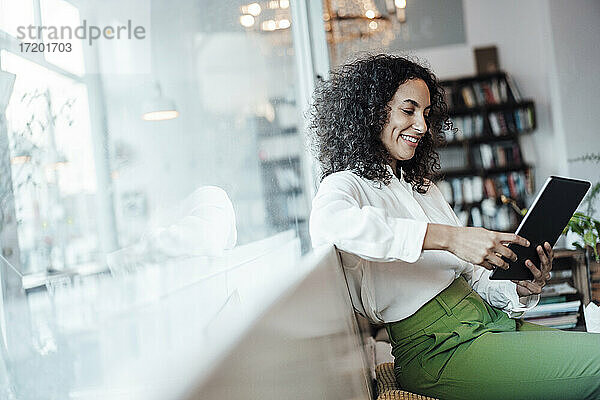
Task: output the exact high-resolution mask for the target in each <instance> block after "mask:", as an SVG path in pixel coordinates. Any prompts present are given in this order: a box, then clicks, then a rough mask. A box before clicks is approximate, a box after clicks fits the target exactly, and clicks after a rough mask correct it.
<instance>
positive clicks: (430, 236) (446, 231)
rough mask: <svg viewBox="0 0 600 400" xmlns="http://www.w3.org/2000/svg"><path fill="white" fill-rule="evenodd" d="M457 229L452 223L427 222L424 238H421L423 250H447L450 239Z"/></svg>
mask: <svg viewBox="0 0 600 400" xmlns="http://www.w3.org/2000/svg"><path fill="white" fill-rule="evenodd" d="M457 229H459V228H458V227H456V226H452V225H442V224H431V223H430V224H427V232H425V240H423V250H448V249H450V241H451V239H452V237H453V236H454V235H455V234H456V230H457Z"/></svg>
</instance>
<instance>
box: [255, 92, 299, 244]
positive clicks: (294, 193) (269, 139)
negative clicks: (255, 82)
mask: <svg viewBox="0 0 600 400" xmlns="http://www.w3.org/2000/svg"><path fill="white" fill-rule="evenodd" d="M270 102H271V104H272V105H273V108H274V110H275V118H274V119H273V120H272V121H268V120H266V119H265V118H259V119H258V121H254V122H253V123H254V124H255V125H257V124H259V123H260V127H259V128H260V129H258V128H257V129H255V131H256V132H260V134H258V136H257V154H258V159H259V163H260V174H261V181H262V195H263V199H264V207H265V215H266V218H267V221H268V223H269V226H270V229H271V231H272V233H277V232H281V231H284V230H288V229H294V230H296V232H297V233H298V235H299V237H300V240H301V244H302V251H303V252H306V251H308V249H309V248H310V239H309V237H308V215H309V209H308V203H307V201H306V192H305V189H304V186H305V183H304V179H303V169H302V151H303V149H304V142H303V138H302V136H301V135H300V133H299V131H298V129H297V127H296V125H295V123H296V122H297V121H296V120H295V118H296V108H295V102H294V101H293V100H288V99H284V98H271V99H270ZM281 116H285V117H286V118H285V119H283V118H281Z"/></svg>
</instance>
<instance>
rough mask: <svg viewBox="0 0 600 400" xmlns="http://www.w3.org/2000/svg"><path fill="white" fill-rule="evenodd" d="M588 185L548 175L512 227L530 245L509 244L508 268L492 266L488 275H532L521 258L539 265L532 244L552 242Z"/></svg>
mask: <svg viewBox="0 0 600 400" xmlns="http://www.w3.org/2000/svg"><path fill="white" fill-rule="evenodd" d="M590 186H591V183H590V182H588V181H582V180H578V179H571V178H563V177H558V176H551V177H550V178H548V179H547V180H546V182H545V183H544V186H543V187H542V189H541V190H540V192H539V193H538V195H537V197H536V198H535V200H534V201H533V204H532V205H531V207H530V208H529V211H528V212H527V214H526V215H525V218H523V221H521V224H520V225H519V227H518V228H517V230H516V231H515V233H516V234H518V235H519V236H522V237H524V238H525V239H527V240H529V242H530V243H531V245H530V246H529V247H522V246H517V245H510V246H509V247H510V249H511V250H512V251H514V252H515V254H516V255H517V257H518V260H517V261H516V262H513V261H510V260H506V259H505V261H507V262H508V264H509V266H510V268H509V269H508V270H503V269H501V268H496V269H495V270H494V271H493V272H492V274H491V276H490V279H503V280H506V279H514V280H530V279H533V275H532V273H531V271H530V270H529V268H527V267H526V266H525V260H527V259H530V260H531V261H533V263H534V264H535V265H536V266H537V267H538V268H539V267H540V259H539V257H538V255H537V251H536V250H535V249H536V247H537V246H538V245H543V243H544V242H548V243H550V244H551V245H552V246H554V245H555V244H556V241H557V240H558V238H559V237H560V235H561V233H562V231H563V229H564V228H565V226H567V224H568V222H569V219H571V217H572V216H573V213H575V211H576V210H577V207H579V204H580V203H581V201H582V200H583V197H584V196H585V194H586V193H587V191H588V189H589V188H590Z"/></svg>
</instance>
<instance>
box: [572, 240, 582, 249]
mask: <svg viewBox="0 0 600 400" xmlns="http://www.w3.org/2000/svg"><path fill="white" fill-rule="evenodd" d="M571 245H573V246H574V247H575V248H577V249H579V250H583V246H582V245H580V244H579V242H573V243H571Z"/></svg>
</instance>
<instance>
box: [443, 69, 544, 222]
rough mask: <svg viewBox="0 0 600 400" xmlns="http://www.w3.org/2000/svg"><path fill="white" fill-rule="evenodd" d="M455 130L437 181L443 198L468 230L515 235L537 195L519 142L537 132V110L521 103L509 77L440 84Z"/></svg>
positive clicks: (501, 75) (448, 140) (448, 133)
mask: <svg viewBox="0 0 600 400" xmlns="http://www.w3.org/2000/svg"><path fill="white" fill-rule="evenodd" d="M441 84H442V86H443V87H444V89H445V91H446V93H445V97H446V102H447V104H448V107H449V114H450V117H451V118H452V121H453V124H454V129H452V130H448V131H446V132H444V135H445V140H446V143H445V145H444V146H443V147H442V148H441V149H439V153H440V162H441V166H442V171H441V173H440V174H439V175H438V177H437V181H438V186H439V188H440V190H441V191H442V193H443V194H444V197H445V198H446V200H448V202H449V203H450V204H451V206H452V207H453V208H454V210H455V212H456V214H457V215H458V217H459V218H460V219H461V221H462V222H463V223H464V224H465V225H470V226H483V227H485V228H488V229H493V230H499V231H511V230H514V229H515V228H516V226H517V225H518V223H519V215H518V214H517V213H516V212H515V211H514V210H513V209H511V206H509V205H506V204H503V203H502V200H501V199H502V196H506V197H509V198H511V199H514V200H515V201H516V203H517V206H518V207H520V208H523V207H524V206H525V201H526V199H527V197H528V196H529V195H531V194H532V193H533V187H534V184H533V173H532V168H533V167H532V166H531V165H529V164H527V163H526V162H525V160H524V158H523V156H522V151H521V145H520V142H519V138H520V137H521V136H522V135H526V134H529V133H531V132H533V131H534V130H535V128H536V116H535V104H534V102H533V101H531V100H527V99H523V98H522V97H521V95H520V92H519V90H518V88H517V86H516V85H515V82H514V81H513V80H512V78H511V77H510V76H509V75H508V74H506V73H505V72H498V73H494V74H488V75H478V76H472V77H463V78H459V79H453V80H446V81H442V82H441Z"/></svg>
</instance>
